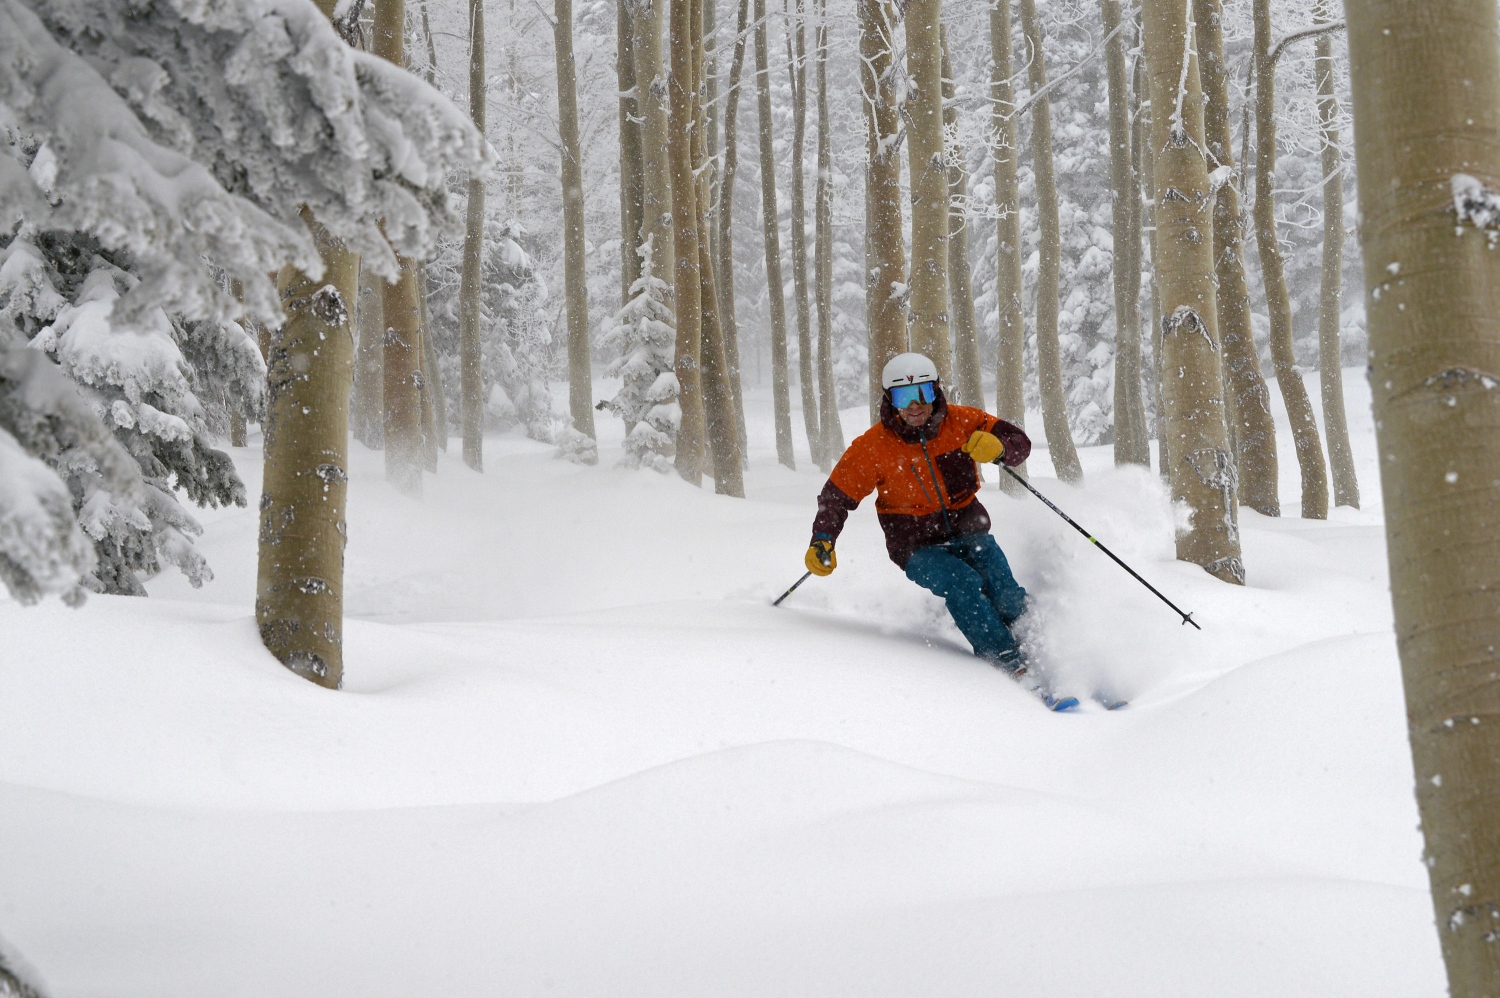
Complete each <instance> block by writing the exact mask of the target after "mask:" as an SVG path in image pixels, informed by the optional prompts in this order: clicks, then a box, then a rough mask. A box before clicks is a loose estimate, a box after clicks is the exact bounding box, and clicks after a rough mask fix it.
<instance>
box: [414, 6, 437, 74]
mask: <svg viewBox="0 0 1500 998" xmlns="http://www.w3.org/2000/svg"><path fill="white" fill-rule="evenodd" d="M419 7H420V10H421V12H422V41H423V42H424V43H426V45H427V65H426V66H425V67H423V71H422V76H423V77H424V78H425V79H426V80H427V82H428V83H429V84H430V85H432V86H434V87H436V86H437V46H436V45H434V44H433V41H432V22H431V21H429V20H428V19H427V0H422V2H421V4H420V5H419ZM408 68H410V67H408Z"/></svg>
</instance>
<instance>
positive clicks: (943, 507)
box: [917, 438, 953, 541]
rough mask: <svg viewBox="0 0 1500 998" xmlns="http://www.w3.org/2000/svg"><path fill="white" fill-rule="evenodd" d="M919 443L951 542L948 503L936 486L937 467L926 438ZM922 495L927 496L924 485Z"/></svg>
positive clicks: (919, 476)
mask: <svg viewBox="0 0 1500 998" xmlns="http://www.w3.org/2000/svg"><path fill="white" fill-rule="evenodd" d="M920 443H921V444H922V456H923V457H925V458H927V469H928V470H929V471H931V472H932V487H933V489H935V490H936V491H937V497H938V508H939V509H941V510H942V511H943V526H945V527H947V528H948V539H949V540H950V541H951V540H952V539H953V521H952V520H950V519H948V503H947V501H946V500H945V499H943V487H942V486H941V485H939V484H938V477H937V467H936V466H934V465H933V463H932V455H931V454H929V453H928V452H927V440H926V438H923V439H922V440H921V441H920ZM921 480H922V476H921V475H918V476H917V481H919V482H920V481H921ZM922 494H923V495H926V494H927V486H925V485H924V486H922ZM929 501H930V500H929Z"/></svg>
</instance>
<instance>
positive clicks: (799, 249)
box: [786, 0, 824, 466]
mask: <svg viewBox="0 0 1500 998" xmlns="http://www.w3.org/2000/svg"><path fill="white" fill-rule="evenodd" d="M804 13H805V7H804V5H803V0H797V13H796V20H797V25H796V30H795V31H794V30H793V28H792V24H791V21H790V15H788V21H787V23H786V54H787V67H786V71H787V77H788V78H789V80H790V81H791V88H792V218H791V222H792V231H791V236H792V296H793V298H794V299H795V304H796V306H797V380H798V382H799V385H800V387H801V389H802V425H803V427H804V428H805V429H806V430H807V446H808V450H809V452H810V454H809V457H811V458H812V462H813V463H814V464H816V465H819V466H822V465H823V463H824V461H823V448H822V446H821V439H822V435H821V434H822V431H821V430H820V429H819V427H818V382H817V374H816V373H815V372H814V370H813V344H812V313H811V311H810V310H809V307H808V300H807V297H808V288H807V199H806V194H805V182H804V177H803V163H802V147H803V145H804V141H805V139H806V137H807V44H806V34H805V32H804V31H803V28H802V20H803V15H804Z"/></svg>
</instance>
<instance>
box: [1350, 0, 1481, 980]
mask: <svg viewBox="0 0 1500 998" xmlns="http://www.w3.org/2000/svg"><path fill="white" fill-rule="evenodd" d="M1345 10H1346V13H1347V16H1348V22H1349V65H1350V77H1351V81H1352V87H1351V89H1352V92H1353V95H1354V147H1355V158H1356V162H1357V165H1358V169H1359V211H1360V216H1361V222H1360V227H1359V231H1360V239H1361V242H1362V244H1363V246H1362V255H1363V258H1364V273H1365V307H1366V309H1367V314H1368V316H1369V335H1370V386H1371V389H1372V394H1373V401H1374V409H1375V438H1376V444H1377V447H1378V451H1379V465H1380V471H1381V476H1380V477H1381V493H1382V496H1383V499H1384V502H1385V530H1386V539H1387V551H1388V557H1389V559H1390V576H1391V603H1392V605H1393V607H1394V609H1395V627H1396V647H1397V649H1398V651H1399V652H1400V655H1401V672H1402V678H1403V681H1404V684H1405V689H1406V717H1407V725H1408V729H1407V730H1408V734H1409V736H1410V739H1411V749H1412V763H1413V768H1414V769H1415V775H1416V796H1417V809H1418V811H1419V812H1420V814H1421V826H1420V827H1421V829H1422V835H1423V838H1424V839H1425V842H1426V849H1425V855H1424V857H1423V858H1424V862H1425V864H1426V866H1427V873H1428V877H1429V880H1430V886H1431V890H1432V902H1433V909H1434V912H1435V914H1436V916H1437V926H1438V936H1439V939H1440V941H1441V944H1442V952H1443V961H1444V963H1445V964H1446V966H1447V971H1448V989H1449V990H1448V993H1449V994H1450V995H1452V996H1453V998H1481V996H1488V995H1494V994H1500V949H1497V947H1496V945H1495V925H1496V919H1497V912H1500V820H1497V818H1500V815H1497V802H1500V725H1497V724H1496V723H1495V718H1496V716H1497V712H1500V686H1497V684H1496V682H1495V675H1496V672H1497V669H1500V656H1497V653H1496V649H1497V648H1500V506H1497V505H1496V503H1495V501H1494V490H1495V482H1496V481H1500V390H1497V388H1500V255H1497V254H1496V252H1495V250H1494V246H1495V242H1496V235H1497V229H1496V227H1495V222H1494V221H1493V219H1494V213H1493V208H1492V207H1491V206H1492V205H1493V204H1494V203H1495V202H1494V197H1495V195H1494V193H1493V192H1494V191H1495V189H1496V188H1497V187H1500V147H1497V146H1496V144H1495V135H1496V134H1497V132H1500V99H1497V95H1500V37H1497V31H1496V8H1495V2H1494V0H1451V2H1449V3H1433V4H1428V3H1423V4H1411V3H1401V2H1392V0H1351V2H1350V3H1349V4H1348V5H1347V7H1346V8H1345ZM1480 184H1483V187H1482V188H1481V187H1480V186H1479V185H1480ZM1486 201H1487V202H1488V204H1485V202H1486ZM1481 207H1482V211H1481V212H1479V213H1478V214H1481V215H1483V214H1484V213H1487V214H1488V219H1485V220H1481V219H1480V218H1476V217H1474V216H1473V215H1471V214H1470V212H1471V211H1472V210H1473V209H1476V208H1481Z"/></svg>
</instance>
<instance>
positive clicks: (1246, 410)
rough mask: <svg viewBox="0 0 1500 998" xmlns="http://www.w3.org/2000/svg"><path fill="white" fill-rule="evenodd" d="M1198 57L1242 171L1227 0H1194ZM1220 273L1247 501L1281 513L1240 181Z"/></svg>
mask: <svg viewBox="0 0 1500 998" xmlns="http://www.w3.org/2000/svg"><path fill="white" fill-rule="evenodd" d="M1194 4H1195V5H1194V8H1193V9H1194V15H1193V16H1194V20H1196V21H1197V22H1198V57H1199V59H1200V60H1201V63H1200V65H1201V67H1202V73H1203V91H1204V96H1205V97H1206V98H1207V103H1206V106H1205V107H1204V120H1203V127H1204V131H1205V133H1206V134H1207V138H1208V151H1209V156H1210V157H1211V159H1210V163H1209V165H1210V166H1211V167H1214V168H1217V167H1221V166H1222V167H1229V168H1230V169H1231V170H1233V169H1234V141H1233V138H1232V136H1231V134H1230V127H1229V67H1228V66H1227V65H1226V64H1225V62H1224V25H1223V20H1224V12H1223V7H1222V5H1221V2H1220V0H1194ZM1214 274H1215V276H1216V277H1217V278H1218V281H1219V288H1218V293H1217V301H1218V309H1219V339H1220V340H1221V341H1222V342H1223V345H1224V357H1223V361H1224V368H1225V374H1226V379H1225V384H1224V391H1225V401H1226V403H1227V405H1228V411H1229V415H1230V424H1229V429H1230V438H1231V443H1232V444H1233V448H1234V455H1235V461H1236V464H1237V466H1238V468H1239V476H1240V502H1241V503H1242V504H1244V505H1246V506H1249V507H1250V508H1251V509H1253V510H1255V511H1256V512H1258V513H1264V514H1265V515H1266V516H1280V515H1281V499H1280V496H1279V492H1278V482H1279V480H1280V477H1279V476H1280V471H1279V466H1278V460H1277V455H1276V424H1275V423H1274V422H1273V421H1272V419H1271V392H1270V390H1269V389H1268V388H1267V387H1266V379H1265V378H1263V377H1261V373H1260V355H1259V354H1258V353H1257V352H1256V349H1255V334H1254V332H1253V329H1252V327H1251V324H1250V291H1249V289H1248V288H1247V286H1246V283H1245V248H1244V235H1243V232H1242V230H1241V213H1240V192H1239V189H1238V188H1237V187H1236V186H1235V185H1234V184H1233V183H1227V182H1226V183H1224V184H1223V185H1221V186H1220V187H1219V191H1218V195H1217V198H1216V200H1215V202H1214Z"/></svg>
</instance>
